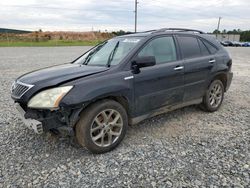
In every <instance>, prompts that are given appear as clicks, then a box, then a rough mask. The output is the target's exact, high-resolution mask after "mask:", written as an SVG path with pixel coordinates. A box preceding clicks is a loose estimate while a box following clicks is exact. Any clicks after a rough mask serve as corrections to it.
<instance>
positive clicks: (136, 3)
mask: <svg viewBox="0 0 250 188" xmlns="http://www.w3.org/2000/svg"><path fill="white" fill-rule="evenodd" d="M137 5H138V1H137V0H135V33H136V31H137Z"/></svg>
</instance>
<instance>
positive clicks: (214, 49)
mask: <svg viewBox="0 0 250 188" xmlns="http://www.w3.org/2000/svg"><path fill="white" fill-rule="evenodd" d="M202 41H203V42H204V44H205V45H206V47H207V48H208V50H209V51H210V52H211V53H212V54H215V53H216V52H217V48H215V47H214V46H213V45H212V44H210V43H208V42H207V41H205V40H202Z"/></svg>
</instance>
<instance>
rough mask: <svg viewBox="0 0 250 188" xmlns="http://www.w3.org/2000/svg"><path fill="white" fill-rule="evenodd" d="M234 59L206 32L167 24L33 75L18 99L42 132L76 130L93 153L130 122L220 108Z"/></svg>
mask: <svg viewBox="0 0 250 188" xmlns="http://www.w3.org/2000/svg"><path fill="white" fill-rule="evenodd" d="M231 66H232V59H231V58H230V56H229V55H228V53H227V51H226V50H225V49H224V48H223V47H222V46H221V45H220V44H219V42H217V41H216V39H215V38H213V37H211V36H209V35H207V34H205V33H203V32H201V31H198V30H190V29H180V28H164V29H159V30H153V31H148V32H142V33H136V34H130V35H125V36H120V37H115V38H113V39H110V40H107V41H105V42H103V43H101V44H99V45H97V46H95V47H94V48H92V49H90V50H89V51H88V52H86V53H84V54H83V55H82V56H80V57H79V58H77V59H76V60H74V61H73V62H71V63H68V64H63V65H58V66H53V67H49V68H46V69H42V70H38V71H34V72H31V73H28V74H25V75H23V76H21V77H19V78H18V79H16V81H15V82H14V83H13V85H12V95H11V96H12V98H13V99H14V101H15V104H16V108H17V109H18V111H19V112H20V114H21V116H20V117H21V118H22V120H23V121H24V123H25V124H26V125H27V126H28V127H29V128H31V129H33V130H34V131H35V132H36V133H42V132H44V131H52V132H54V133H68V134H70V135H75V136H76V139H77V141H78V142H79V143H80V145H82V146H86V147H87V148H88V149H89V150H90V151H91V152H93V153H103V152H107V151H110V150H112V149H113V148H115V147H116V146H117V145H118V144H119V143H120V142H121V140H122V139H123V138H124V136H125V133H126V129H127V127H128V125H129V124H136V123H138V122H140V121H142V120H144V119H146V118H149V117H152V116H155V115H157V114H160V113H164V112H167V111H170V110H174V109H177V108H180V107H184V106H188V105H193V104H200V106H201V107H202V109H204V110H206V111H209V112H213V111H216V110H217V109H218V108H219V107H220V105H221V103H222V101H223V96H224V92H225V91H227V89H228V88H229V86H230V83H231V80H232V76H233V73H232V72H231Z"/></svg>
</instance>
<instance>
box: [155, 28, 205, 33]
mask: <svg viewBox="0 0 250 188" xmlns="http://www.w3.org/2000/svg"><path fill="white" fill-rule="evenodd" d="M165 31H183V32H185V31H192V32H197V33H200V34H205V33H204V32H203V31H200V30H195V29H186V28H162V29H158V30H156V31H155V32H153V33H160V32H165Z"/></svg>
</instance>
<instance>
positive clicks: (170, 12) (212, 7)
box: [0, 0, 250, 32]
mask: <svg viewBox="0 0 250 188" xmlns="http://www.w3.org/2000/svg"><path fill="white" fill-rule="evenodd" d="M138 1H139V4H138V30H139V31H143V30H150V29H157V28H161V27H185V28H196V29H200V30H204V31H206V32H211V31H213V30H214V29H216V27H217V22H218V17H220V16H221V17H222V20H221V27H220V28H221V30H222V29H226V30H229V29H234V28H237V29H238V28H240V29H242V30H246V29H248V30H250V0H138ZM133 11H134V0H7V1H1V2H0V28H1V27H2V28H13V29H24V30H38V29H42V30H43V31H48V30H49V31H56V30H57V31H58V30H61V31H90V30H92V28H93V29H94V30H102V31H103V30H106V29H107V30H108V31H113V30H120V29H122V30H126V31H133V30H134V12H133Z"/></svg>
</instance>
